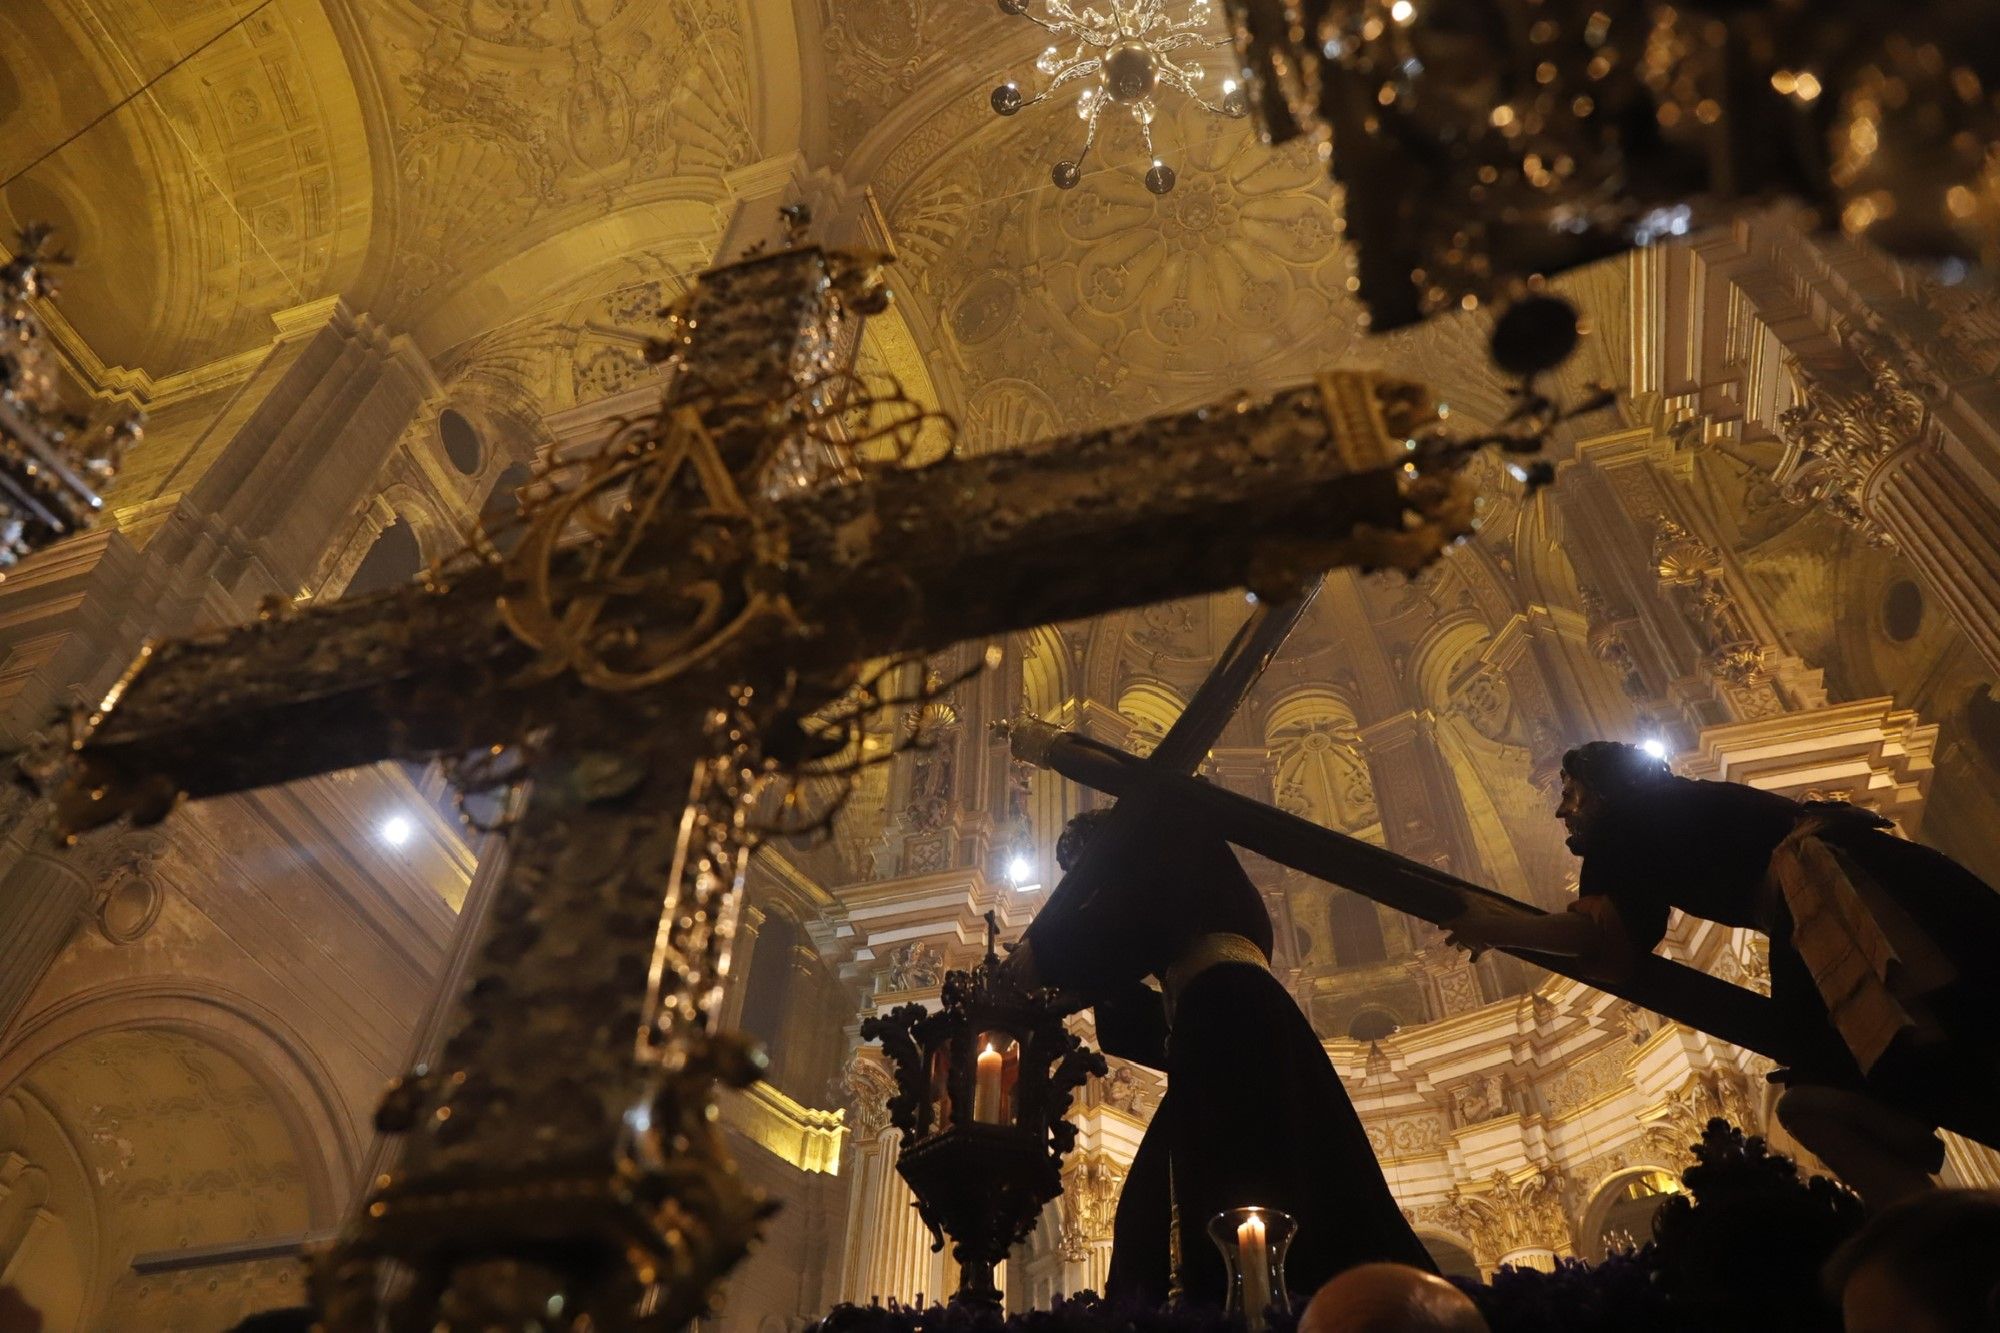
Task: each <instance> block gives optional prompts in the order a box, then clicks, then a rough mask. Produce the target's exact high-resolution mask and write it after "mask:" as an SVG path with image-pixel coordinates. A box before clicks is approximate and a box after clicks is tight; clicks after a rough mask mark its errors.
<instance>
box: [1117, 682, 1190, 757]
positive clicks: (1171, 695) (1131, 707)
mask: <svg viewBox="0 0 2000 1333" xmlns="http://www.w3.org/2000/svg"><path fill="white" fill-rule="evenodd" d="M1186 707H1187V703H1186V701H1185V700H1183V699H1182V698H1181V697H1180V695H1179V694H1177V693H1175V692H1174V690H1173V689H1172V688H1171V687H1169V686H1167V685H1165V684H1162V683H1161V682H1159V681H1156V680H1135V681H1133V682H1131V683H1129V684H1128V685H1126V686H1125V688H1124V689H1123V690H1121V691H1120V692H1119V695H1118V712H1119V714H1120V715H1121V716H1123V717H1124V718H1125V719H1126V720H1128V721H1129V722H1131V724H1132V730H1131V731H1130V733H1128V734H1127V736H1126V740H1125V748H1126V749H1128V750H1131V751H1132V752H1133V753H1135V754H1151V753H1152V752H1153V747H1154V746H1155V745H1158V744H1159V743H1160V738H1161V737H1163V736H1165V735H1166V734H1167V729H1168V728H1170V727H1172V726H1173V725H1174V719H1176V718H1178V717H1179V716H1180V715H1181V710H1182V709H1184V708H1186Z"/></svg>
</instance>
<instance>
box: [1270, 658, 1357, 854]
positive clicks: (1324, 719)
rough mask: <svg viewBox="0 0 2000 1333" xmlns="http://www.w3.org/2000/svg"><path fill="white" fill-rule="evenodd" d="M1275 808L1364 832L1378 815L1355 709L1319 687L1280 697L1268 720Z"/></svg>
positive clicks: (1340, 698) (1315, 821)
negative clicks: (1277, 806) (1275, 795)
mask: <svg viewBox="0 0 2000 1333" xmlns="http://www.w3.org/2000/svg"><path fill="white" fill-rule="evenodd" d="M1264 744H1265V747H1266V749H1268V750H1269V751H1270V754H1271V761H1272V763H1273V765H1274V766H1275V770H1276V771H1275V772H1274V774H1273V788H1274V790H1275V792H1276V794H1277V804H1278V805H1279V806H1280V807H1281V808H1283V809H1285V810H1288V811H1290V812H1291V813H1292V814H1295V815H1298V816H1300V817H1301V818H1305V819H1310V820H1312V821H1313V822H1314V823H1315V824H1320V825H1323V826H1325V827H1327V828H1334V829H1342V830H1346V831H1350V832H1365V831H1366V830H1369V829H1372V828H1375V827H1376V826H1377V825H1378V824H1379V822H1380V815H1379V814H1378V813H1377V810H1376V805H1375V783H1374V778H1373V775H1372V774H1370V772H1369V769H1368V760H1367V758H1366V757H1365V755H1364V754H1363V752H1362V749H1361V738H1360V735H1359V731H1358V728H1357V726H1356V722H1355V715H1354V707H1353V705H1352V704H1351V703H1349V702H1348V700H1347V698H1346V696H1344V695H1342V694H1340V693H1337V692H1335V691H1333V690H1328V689H1324V688H1320V687H1312V688H1308V689H1303V690H1298V691H1294V692H1293V693H1290V694H1287V695H1284V696H1282V697H1281V698H1279V699H1278V700H1277V701H1276V702H1275V703H1274V704H1272V705H1271V707H1270V709H1269V710H1268V711H1267V712H1266V713H1265V715H1264Z"/></svg>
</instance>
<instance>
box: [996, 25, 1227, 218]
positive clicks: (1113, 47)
mask: <svg viewBox="0 0 2000 1333" xmlns="http://www.w3.org/2000/svg"><path fill="white" fill-rule="evenodd" d="M999 3H1000V9H1001V12H1002V13H1006V14H1012V15H1014V16H1015V17H1017V18H1023V19H1026V20H1027V21H1028V22H1030V23H1032V24H1034V25H1035V26H1036V27H1038V28H1040V29H1042V30H1043V31H1044V32H1046V33H1048V35H1049V45H1048V47H1047V49H1045V50H1044V51H1043V52H1042V54H1041V55H1040V57H1038V58H1037V59H1036V61H1035V70H1036V72H1037V73H1038V74H1040V75H1042V76H1043V77H1044V78H1045V79H1046V82H1045V83H1044V84H1043V85H1042V89H1041V91H1040V92H1038V93H1035V94H1033V95H1032V96H1029V95H1027V94H1024V93H1023V92H1022V91H1021V87H1020V85H1019V84H1017V83H1015V82H1013V81H1012V80H1009V81H1008V82H1006V83H1003V84H1001V85H1000V86H999V87H998V88H995V89H994V90H993V96H992V102H993V109H994V110H995V111H997V112H998V113H1000V114H1001V115H1003V116H1011V115H1014V114H1016V113H1017V112H1019V111H1020V110H1021V108H1023V107H1029V106H1034V105H1035V104H1036V103H1037V102H1044V101H1047V100H1048V99H1049V98H1050V97H1052V96H1054V95H1055V94H1056V93H1057V92H1060V91H1061V90H1062V89H1064V88H1067V87H1069V86H1070V85H1072V84H1082V85H1083V86H1082V87H1081V88H1080V89H1079V90H1078V92H1077V97H1076V114H1077V118H1078V119H1080V120H1081V121H1083V146H1082V147H1081V148H1079V149H1078V150H1077V153H1076V156H1075V157H1067V158H1064V159H1063V160H1062V161H1060V162H1058V163H1056V164H1055V166H1054V167H1052V168H1051V169H1050V171H1049V179H1051V180H1053V181H1054V182H1055V184H1056V188H1057V189H1059V190H1069V189H1074V188H1075V186H1076V183H1077V182H1078V181H1079V180H1082V179H1083V162H1084V159H1085V158H1086V157H1088V156H1089V155H1090V150H1091V148H1092V147H1093V146H1095V145H1096V143H1097V130H1098V125H1099V122H1100V121H1101V120H1102V119H1103V118H1104V117H1105V116H1106V115H1107V114H1109V115H1110V116H1112V117H1113V118H1114V119H1115V118H1117V117H1120V116H1129V117H1130V118H1131V119H1132V122H1133V124H1134V125H1135V126H1136V127H1137V129H1138V133H1139V141H1140V143H1141V144H1142V145H1143V146H1144V148H1145V151H1146V159H1147V162H1148V166H1147V168H1146V188H1147V189H1149V190H1151V191H1152V192H1153V193H1154V194H1165V193H1166V192H1167V191H1169V190H1171V189H1173V188H1174V180H1175V176H1174V169H1173V168H1172V167H1170V166H1168V165H1167V164H1166V163H1165V162H1164V161H1162V160H1161V159H1160V156H1159V153H1158V151H1157V150H1156V149H1155V148H1154V146H1153V119H1154V117H1155V115H1156V114H1157V112H1158V107H1157V105H1156V102H1155V97H1156V95H1157V94H1158V93H1159V92H1160V90H1161V89H1163V88H1164V89H1168V90H1171V91H1173V92H1176V93H1179V94H1180V95H1181V96H1183V97H1185V98H1187V99H1188V100H1189V101H1191V102H1194V103H1195V104H1197V105H1198V106H1200V107H1201V108H1202V109H1203V110H1205V111H1209V112H1212V113H1214V114H1215V115H1218V116H1230V117H1232V118H1233V117H1239V116H1242V115H1244V114H1245V113H1246V112H1248V110H1249V102H1248V99H1246V98H1245V96H1244V93H1243V89H1242V87H1241V85H1240V84H1238V83H1237V81H1236V80H1235V79H1234V78H1229V79H1224V80H1223V81H1222V92H1221V97H1220V99H1219V100H1215V99H1211V98H1210V97H1209V96H1208V95H1207V94H1206V93H1204V92H1203V91H1202V87H1201V85H1202V81H1203V74H1204V72H1203V70H1202V68H1201V65H1200V64H1199V63H1198V61H1199V56H1200V53H1201V52H1203V51H1212V50H1219V49H1222V48H1226V47H1227V46H1228V45H1229V38H1228V37H1227V36H1212V35H1210V34H1209V32H1208V31H1207V29H1208V27H1209V25H1210V23H1212V22H1213V21H1214V18H1215V13H1214V9H1213V6H1212V5H1211V4H1210V0H1190V2H1189V3H1188V4H1187V5H1186V6H1185V7H1184V8H1182V7H1178V6H1176V7H1173V9H1172V10H1170V6H1169V4H1168V0H1111V3H1110V8H1109V10H1108V11H1107V10H1103V9H1099V8H1097V7H1096V6H1094V5H1091V6H1087V7H1085V8H1084V9H1083V11H1082V12H1081V13H1078V12H1077V11H1076V10H1074V9H1072V8H1071V7H1070V6H1069V4H1068V3H1067V0H999ZM1175 10H1177V11H1178V15H1177V14H1176V12H1174V11H1175ZM1066 48H1067V49H1066Z"/></svg>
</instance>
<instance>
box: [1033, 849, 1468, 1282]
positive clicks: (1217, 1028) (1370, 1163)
mask: <svg viewBox="0 0 2000 1333" xmlns="http://www.w3.org/2000/svg"><path fill="white" fill-rule="evenodd" d="M1117 864H1118V865H1119V866H1120V868H1121V874H1120V877H1119V882H1118V884H1117V886H1116V891H1115V893H1108V894H1107V901H1104V902H1101V903H1099V904H1096V905H1095V907H1094V910H1092V911H1090V912H1087V913H1083V914H1081V915H1078V914H1070V913H1061V914H1058V915H1057V916H1054V917H1052V918H1050V919H1049V920H1047V921H1044V920H1043V918H1040V917H1038V918H1037V919H1036V921H1035V923H1034V925H1032V926H1031V927H1030V928H1029V931H1028V936H1027V938H1028V940H1029V942H1030V944H1031V946H1032V947H1033V949H1034V953H1035V958H1036V965H1037V967H1038V969H1039V970H1040V971H1041V973H1042V975H1043V977H1044V978H1045V979H1046V980H1048V981H1050V982H1052V983H1053V984H1057V985H1061V986H1064V987H1065V988H1068V989H1071V990H1075V991H1078V992H1079V993H1081V994H1083V995H1085V996H1087V997H1089V998H1091V999H1093V1000H1094V1001H1095V1002H1096V1007H1097V1021H1098V1037H1099V1041H1100V1042H1101V1044H1102V1045H1103V1046H1104V1048H1105V1050H1107V1051H1108V1052H1110V1053H1111V1054H1113V1055H1116V1056H1119V1057H1121V1058H1124V1059H1130V1060H1134V1061H1136V1062H1138V1063H1141V1064H1146V1065H1149V1066H1151V1067H1154V1068H1158V1069H1162V1070H1164V1071H1165V1073H1166V1075H1167V1095H1166V1098H1165V1100H1164V1101H1163V1102H1162V1103H1161V1106H1160V1109H1159V1112H1158V1114H1157V1115H1156V1116H1155V1117H1154V1119H1153V1121H1152V1123H1151V1124H1150V1125H1149V1126H1148V1127H1147V1130H1146V1134H1145V1137H1144V1138H1143V1139H1142V1140H1141V1142H1140V1145H1139V1152H1138V1156H1137V1158H1136V1160H1135V1161H1134V1162H1133V1164H1132V1169H1131V1171H1130V1173H1129V1174H1128V1175H1127V1177H1126V1181H1125V1188H1124V1192H1123V1193H1122V1194H1121V1195H1120V1197H1119V1200H1118V1212H1117V1218H1116V1223H1115V1232H1114V1241H1113V1247H1112V1259H1111V1274H1110V1278H1109V1280H1108V1281H1107V1282H1106V1284H1105V1285H1106V1294H1107V1295H1110V1296H1115V1297H1130V1298H1137V1299H1142V1300H1146V1301H1150V1302H1159V1301H1162V1300H1164V1299H1165V1298H1166V1296H1167V1294H1168V1290H1169V1283H1170V1260H1169V1256H1170V1253H1171V1238H1170V1228H1171V1224H1172V1218H1173V1215H1174V1212H1175V1206H1176V1205H1178V1212H1179V1216H1180V1226H1181V1255H1182V1284H1183V1292H1184V1294H1185V1296H1186V1298H1187V1299H1188V1300H1190V1301H1192V1302H1197V1303H1201V1304H1209V1305H1219V1304H1221V1302H1222V1298H1223V1295H1224V1292H1223V1282H1224V1272H1225V1270H1224V1267H1223V1262H1222V1256H1221V1254H1220V1252H1219V1251H1217V1249H1216V1248H1215V1246H1214V1244H1213V1243H1212V1242H1211V1241H1210V1240H1209V1238H1208V1221H1209V1219H1210V1218H1211V1217H1213V1216H1214V1215H1215V1214H1217V1213H1219V1212H1223V1211H1225V1210H1227V1209H1231V1208H1237V1207H1242V1206H1244V1205H1248V1204H1259V1205H1263V1206H1265V1207H1271V1208H1277V1209H1281V1210H1282V1211H1284V1212H1287V1213H1290V1214H1291V1215H1292V1216H1293V1218H1294V1219H1295V1220H1296V1221H1297V1224H1298V1233H1297V1237H1296V1239H1295V1241H1294V1243H1293V1245H1292V1249H1291V1254H1290V1257H1289V1260H1288V1262H1287V1266H1286V1280H1287V1284H1288V1285H1289V1286H1290V1288H1291V1289H1292V1290H1293V1291H1295V1292H1298V1293H1300V1294H1302V1295H1310V1294H1311V1293H1312V1292H1314V1291H1316V1290H1318V1288H1319V1287H1320V1286H1321V1285H1322V1284H1324V1283H1325V1282H1326V1281H1327V1280H1328V1279H1329V1278H1331V1277H1332V1276H1334V1275H1335V1274H1336V1273H1339V1272H1340V1271H1342V1270H1343V1269H1346V1268H1349V1267H1352V1266H1353V1265H1355V1264H1359V1263H1366V1262H1370V1261H1373V1260H1390V1261H1394V1262H1398V1263H1406V1264H1412V1265H1415V1266H1417V1267H1420V1268H1423V1269H1425V1270H1426V1271H1432V1270H1433V1265H1432V1262H1431V1260H1430V1257H1429V1255H1428V1254H1427V1253H1426V1252H1425V1250H1424V1248H1423V1245H1422V1243H1421V1242H1420V1241H1418V1240H1417V1238H1416V1235H1415V1233H1414V1232H1412V1231H1411V1230H1410V1226H1409V1223H1408V1221H1407V1220H1406V1219H1405V1218H1404V1217H1403V1214H1402V1210H1401V1209H1400V1208H1399V1207H1398V1206H1397V1204H1396V1201H1395V1199H1394V1198H1393V1197H1392V1196H1391V1195H1390V1193H1389V1187H1388V1184H1387V1182H1386V1181H1384V1179H1383V1177H1382V1168H1381V1166H1380V1164H1379V1163H1378V1162H1377V1161H1376V1160H1375V1153H1374V1150H1373V1149H1372V1148H1371V1147H1370V1145H1369V1142H1368V1136H1367V1133H1366V1131H1364V1130H1363V1129H1362V1127H1361V1120H1360V1117H1359V1116H1357V1115H1356V1114H1355V1111H1354V1107H1353V1104H1352V1103H1351V1102H1350V1101H1349V1100H1348V1098H1347V1092H1346V1090H1345V1089H1344V1088H1343V1087H1342V1086H1341V1083H1340V1078H1339V1076H1338V1075H1337V1074H1335V1073H1334V1070H1333V1065H1332V1063H1331V1062H1330V1061H1329V1060H1328V1059H1327V1056H1326V1050H1325V1048H1324V1047H1323V1046H1321V1044H1320V1041H1319V1038H1318V1036H1317V1035H1316V1034H1315V1033H1314V1032H1313V1030H1312V1026H1311V1024H1309V1023H1308V1022H1307V1021H1306V1018H1305V1015H1304V1014H1302V1013H1300V1012H1299V1008H1298V1005H1297V1004H1296V1003H1295V1002H1294V1001H1293V1000H1292V997H1291V995H1290V994H1289V993H1287V992H1286V990H1285V988H1284V987H1283V986H1282V985H1280V984H1279V983H1278V981H1277V979H1276V978H1274V977H1273V976H1272V975H1271V974H1270V973H1269V972H1268V971H1266V970H1264V969H1263V968H1260V967H1256V966H1254V965H1250V964H1244V963H1221V964H1218V965H1216V966H1214V967H1211V968H1209V969H1208V970H1207V971H1205V972H1202V973H1201V974H1200V975H1199V976H1197V977H1195V978H1194V979H1193V980H1191V981H1189V982H1188V983H1187V984H1186V985H1185V987H1184V988H1183V990H1182V992H1181V994H1180V995H1179V996H1178V998H1177V1002H1176V1004H1175V1007H1174V1012H1173V1015H1172V1021H1171V1024H1169V1022H1168V1020H1167V1015H1166V1013H1165V1008H1164V1004H1163V1001H1162V997H1161V995H1160V993H1159V992H1158V991H1156V990H1153V989H1151V988H1149V987H1147V986H1145V985H1143V984H1141V980H1140V979H1141V978H1142V977H1143V976H1145V975H1147V974H1149V973H1150V974H1155V975H1159V974H1164V973H1165V971H1166V970H1167V968H1168V967H1169V966H1170V965H1171V964H1172V962H1173V961H1175V960H1176V959H1177V958H1179V957H1180V956H1181V955H1182V953H1183V952H1184V951H1185V949H1186V948H1187V946H1188V945H1189V944H1190V943H1191V942H1192V941H1193V940H1194V939H1196V938H1198V937H1199V936H1200V935H1203V934H1210V933H1217V932H1226V933H1229V934H1235V935H1241V936H1243V937H1245V938H1247V939H1249V940H1251V941H1252V942H1253V943H1255V944H1256V945H1257V946H1258V947H1259V948H1260V949H1261V950H1262V951H1263V952H1264V954H1265V956H1266V958H1267V959H1268V957H1269V955H1270V950H1271V922H1270V917H1269V915H1268V914H1267V913H1266V911H1265V909H1264V902H1263V898H1262V897H1261V896H1260V895H1259V894H1258V892H1257V890H1256V887H1255V886H1254V885H1252V884H1251V883H1250V881H1249V878H1248V877H1247V876H1245V875H1244V873H1243V869H1242V867H1241V866H1240V865H1239V864H1238V863H1237V861H1236V857H1235V854H1234V853H1233V852H1231V851H1230V850H1229V847H1228V845H1227V844H1225V843H1224V842H1222V841H1221V840H1220V839H1219V838H1215V837H1213V836H1212V835H1207V834H1204V833H1201V832H1199V831H1197V830H1190V829H1187V828H1185V827H1176V828H1172V829H1168V830H1165V831H1164V832H1161V833H1158V834H1157V835H1156V836H1154V837H1153V838H1152V840H1151V841H1150V843H1149V845H1148V847H1147V848H1146V849H1145V850H1144V851H1143V852H1140V853H1138V854H1137V855H1134V856H1132V857H1131V858H1130V859H1129V860H1128V859H1126V858H1122V857H1121V859H1120V860H1119V861H1118V862H1117ZM1045 915H1047V914H1046V913H1045ZM1085 923H1089V924H1092V925H1095V926H1096V927H1097V929H1096V930H1085V929H1083V928H1082V926H1083V925H1084V924H1085ZM1170 1175H1171V1182H1172V1183H1171V1186H1170V1184H1169V1178H1170Z"/></svg>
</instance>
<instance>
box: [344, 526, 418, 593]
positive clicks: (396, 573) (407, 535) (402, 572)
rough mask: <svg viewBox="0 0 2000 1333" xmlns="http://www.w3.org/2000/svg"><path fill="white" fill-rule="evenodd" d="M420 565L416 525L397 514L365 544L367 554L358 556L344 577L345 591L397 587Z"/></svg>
mask: <svg viewBox="0 0 2000 1333" xmlns="http://www.w3.org/2000/svg"><path fill="white" fill-rule="evenodd" d="M423 568H424V554H423V550H422V548H420V547H419V546H418V545H417V533H416V529H415V528H413V527H411V526H410V521H409V520H408V519H406V518H401V517H399V518H397V520H396V521H395V522H394V523H391V524H390V525H389V526H388V527H386V528H384V529H382V532H381V534H380V535H379V536H377V537H376V538H375V544H374V545H372V546H370V547H369V548H368V554H366V555H364V556H362V557H361V563H360V564H359V565H356V566H355V568H354V577H352V578H350V579H349V580H348V581H347V591H346V593H345V595H346V596H348V597H359V596H362V595H363V594H365V593H371V592H382V591H383V590H385V589H388V588H399V587H401V586H402V585H403V584H405V583H408V582H409V581H410V580H411V579H414V578H415V577H416V576H417V575H418V574H419V573H421V572H423Z"/></svg>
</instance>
